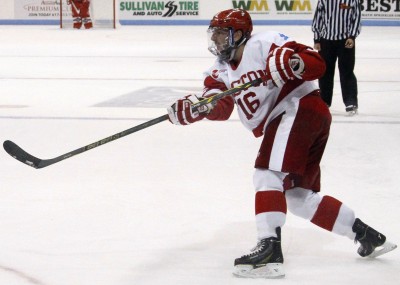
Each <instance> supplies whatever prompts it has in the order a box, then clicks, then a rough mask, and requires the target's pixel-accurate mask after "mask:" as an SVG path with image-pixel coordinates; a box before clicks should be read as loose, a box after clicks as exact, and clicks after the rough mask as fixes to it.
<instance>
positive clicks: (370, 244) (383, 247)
mask: <svg viewBox="0 0 400 285" xmlns="http://www.w3.org/2000/svg"><path fill="white" fill-rule="evenodd" d="M352 229H353V232H355V233H356V238H355V242H359V243H360V247H359V248H358V251H357V252H358V254H359V255H361V256H362V257H366V256H368V257H371V258H374V257H377V256H380V255H382V254H385V253H387V252H389V251H392V250H394V249H395V248H396V247H397V245H395V244H393V243H390V242H388V241H386V237H385V236H384V235H383V234H381V233H379V232H377V231H376V230H374V229H373V228H371V227H370V226H368V225H366V224H364V223H363V222H362V221H361V220H360V219H358V218H357V219H356V220H355V222H354V224H353V228H352Z"/></svg>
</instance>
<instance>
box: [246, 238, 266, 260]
mask: <svg viewBox="0 0 400 285" xmlns="http://www.w3.org/2000/svg"><path fill="white" fill-rule="evenodd" d="M264 246H265V245H264V243H263V242H261V241H259V242H258V243H257V245H256V246H255V247H253V248H252V249H251V250H250V253H249V254H246V255H244V257H249V256H254V255H256V254H258V253H260V252H261V251H263V250H264Z"/></svg>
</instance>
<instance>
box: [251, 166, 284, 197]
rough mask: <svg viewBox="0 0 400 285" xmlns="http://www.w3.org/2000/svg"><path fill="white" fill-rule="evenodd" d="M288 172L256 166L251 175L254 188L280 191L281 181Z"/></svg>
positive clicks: (281, 188)
mask: <svg viewBox="0 0 400 285" xmlns="http://www.w3.org/2000/svg"><path fill="white" fill-rule="evenodd" d="M287 175H288V173H284V172H279V171H273V170H269V169H260V168H256V170H255V171H254V175H253V183H254V189H255V190H256V191H265V190H278V191H282V192H283V190H284V188H283V182H284V179H285V177H286V176H287Z"/></svg>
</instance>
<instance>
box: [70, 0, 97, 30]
mask: <svg viewBox="0 0 400 285" xmlns="http://www.w3.org/2000/svg"><path fill="white" fill-rule="evenodd" d="M67 3H68V5H71V9H72V17H73V18H74V26H73V27H74V29H80V28H81V27H82V23H83V26H84V27H85V29H91V28H93V23H92V20H91V18H90V11H89V7H90V0H69V1H68V2H67Z"/></svg>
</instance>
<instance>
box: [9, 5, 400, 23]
mask: <svg viewBox="0 0 400 285" xmlns="http://www.w3.org/2000/svg"><path fill="white" fill-rule="evenodd" d="M2 1H3V0H2ZM59 1H60V0H15V1H14V19H23V20H25V21H26V20H28V21H29V20H32V21H33V22H34V21H35V20H49V21H50V20H51V21H53V22H54V21H55V20H58V19H59V17H60V5H59V4H60V3H59ZM91 1H92V2H95V1H111V0H91ZM317 2H318V0H187V1H185V0H175V1H168V0H167V1H163V0H158V1H157V0H156V1H151V0H139V1H137V0H136V1H135V0H118V3H117V15H118V16H117V17H118V19H119V20H120V22H121V24H123V25H140V24H158V25H162V24H164V23H166V24H174V23H177V24H183V25H186V24H187V25H191V24H207V23H208V22H209V21H210V19H211V17H212V16H213V15H215V14H216V13H217V12H219V11H221V10H225V9H230V8H241V9H244V10H247V11H248V12H249V13H250V14H251V16H252V18H253V20H254V21H255V24H283V25H286V24H288V25H290V24H310V23H311V21H312V18H313V15H314V11H315V8H316V5H317ZM360 3H361V9H362V20H363V22H369V23H374V22H376V23H378V22H379V23H385V22H392V23H393V22H394V23H396V22H397V23H400V0H360ZM63 7H64V8H63V10H65V11H63V13H65V14H66V15H70V11H68V9H71V8H70V6H69V5H63ZM42 22H43V21H42ZM398 25H400V24H398Z"/></svg>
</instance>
